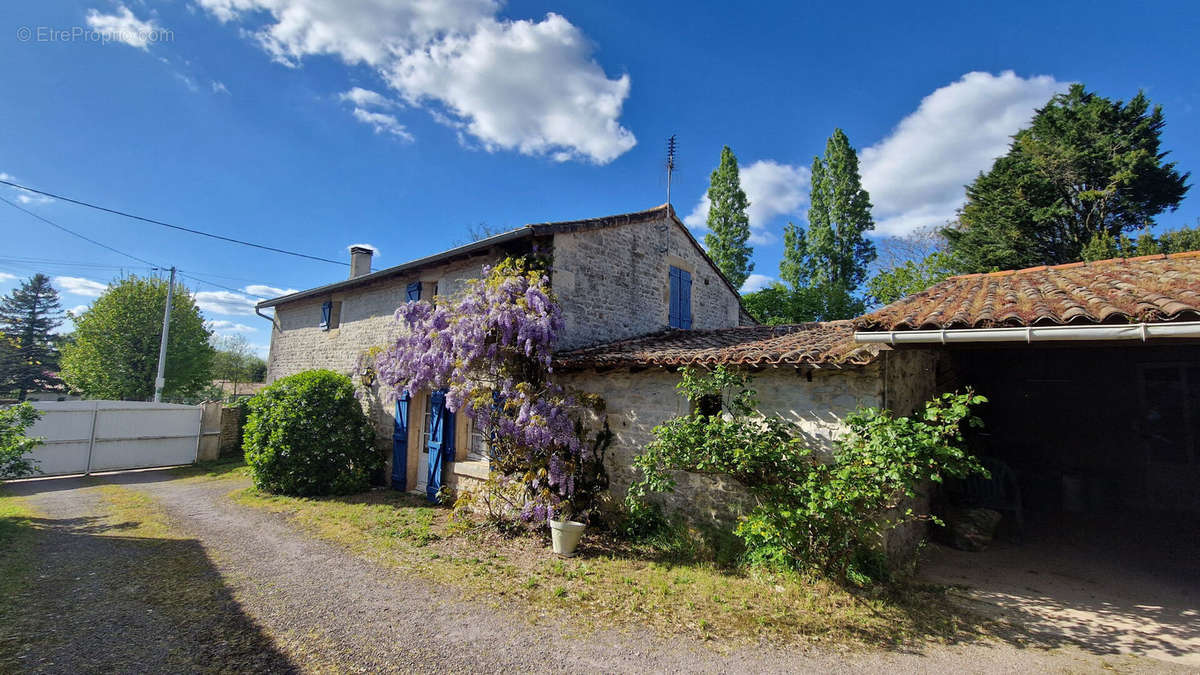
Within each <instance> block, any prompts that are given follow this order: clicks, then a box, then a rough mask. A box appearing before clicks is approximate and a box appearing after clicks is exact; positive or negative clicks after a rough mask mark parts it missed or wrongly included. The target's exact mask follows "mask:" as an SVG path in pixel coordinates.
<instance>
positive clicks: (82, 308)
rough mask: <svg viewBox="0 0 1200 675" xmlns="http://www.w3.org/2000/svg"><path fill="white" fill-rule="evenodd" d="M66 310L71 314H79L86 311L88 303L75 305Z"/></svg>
mask: <svg viewBox="0 0 1200 675" xmlns="http://www.w3.org/2000/svg"><path fill="white" fill-rule="evenodd" d="M67 311H68V312H70V313H71V316H79V315H80V314H83V313H84V312H86V311H88V305H75V306H74V307H72V308H71V309H68V310H67Z"/></svg>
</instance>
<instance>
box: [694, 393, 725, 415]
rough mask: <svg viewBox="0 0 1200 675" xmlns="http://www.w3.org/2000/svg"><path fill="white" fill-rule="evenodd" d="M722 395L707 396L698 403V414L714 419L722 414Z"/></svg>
mask: <svg viewBox="0 0 1200 675" xmlns="http://www.w3.org/2000/svg"><path fill="white" fill-rule="evenodd" d="M721 403H722V400H721V395H720V394H705V395H703V396H701V397H700V398H699V399H698V400H697V401H696V414H698V415H704V416H705V417H714V416H716V415H720V414H721Z"/></svg>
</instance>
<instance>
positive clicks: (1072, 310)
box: [854, 251, 1200, 331]
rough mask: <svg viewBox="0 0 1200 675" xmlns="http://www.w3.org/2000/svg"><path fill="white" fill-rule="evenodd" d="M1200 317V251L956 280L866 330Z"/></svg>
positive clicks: (882, 314) (870, 320) (858, 323)
mask: <svg viewBox="0 0 1200 675" xmlns="http://www.w3.org/2000/svg"><path fill="white" fill-rule="evenodd" d="M1196 320H1200V251H1190V252H1187V253H1176V254H1172V255H1150V256H1140V257H1137V258H1125V259H1121V258H1117V259H1113V260H1100V261H1097V262H1087V263H1069V264H1066V265H1054V266H1050V267H1047V266H1041V267H1031V268H1029V269H1024V270H1008V271H1004V272H990V273H986V274H967V275H963V276H958V277H951V278H949V279H947V280H945V281H943V282H941V283H940V284H936V285H934V286H931V287H930V288H928V289H926V290H924V291H921V292H920V293H916V294H914V295H910V296H908V297H907V298H903V299H901V300H898V301H897V302H894V303H892V304H890V305H888V306H887V307H884V308H883V309H880V310H877V311H875V312H872V313H870V314H867V315H866V316H862V317H859V318H858V319H855V320H854V326H855V328H856V329H858V330H862V331H873V330H875V331H878V330H921V329H940V328H988V327H992V326H1036V325H1056V324H1099V323H1129V322H1147V323H1155V322H1164V321H1196Z"/></svg>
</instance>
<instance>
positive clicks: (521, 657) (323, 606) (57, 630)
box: [0, 472, 1182, 673]
mask: <svg viewBox="0 0 1200 675" xmlns="http://www.w3.org/2000/svg"><path fill="white" fill-rule="evenodd" d="M103 483H107V484H117V485H121V486H123V487H126V488H129V489H133V490H136V491H139V492H142V493H145V494H148V495H150V496H152V497H153V498H154V499H155V500H156V501H157V502H158V503H159V504H160V505H161V506H162V507H163V508H164V509H165V510H166V512H167V513H168V515H169V518H170V525H171V529H172V534H173V536H174V537H177V538H172V539H147V538H141V539H137V540H134V541H129V540H128V539H129V538H125V537H122V536H120V534H121V533H120V532H119V531H112V530H113V528H119V527H120V524H113V523H111V522H109V521H105V520H101V519H99V516H102V515H103V514H102V510H103V504H102V503H101V500H100V499H99V497H98V496H97V493H96V492H95V490H92V489H90V487H91V486H94V485H97V484H103ZM241 484H242V483H239V482H237V481H233V480H211V481H189V480H180V479H178V478H176V477H175V476H173V475H171V474H169V473H166V472H139V473H128V474H123V475H113V476H108V477H103V478H93V479H91V480H90V481H88V482H83V481H80V480H78V479H57V480H47V481H33V482H23V483H16V484H10V485H9V486H8V488H7V489H8V491H9V492H10V493H16V494H21V495H26V496H28V497H29V499H30V502H31V504H32V505H33V506H34V507H35V508H37V509H38V510H40V511H41V512H42V513H43V514H45V516H46V519H45V521H44V522H43V523H42V524H41V527H42V529H41V531H42V533H43V534H42V535H41V536H40V537H39V541H38V544H37V551H36V553H37V561H38V562H37V563H36V565H37V568H36V569H35V571H34V575H33V583H32V585H31V587H30V588H28V589H27V590H26V593H27V595H28V597H29V598H30V599H31V604H32V605H34V606H37V607H38V611H37V612H35V613H32V614H31V615H30V617H29V621H33V622H35V623H36V622H40V626H41V627H42V630H45V631H51V632H53V636H52V637H51V638H48V639H45V640H38V641H37V643H36V645H30V646H28V647H27V648H26V649H25V650H24V652H23V653H22V656H21V658H20V660H19V664H20V665H19V669H23V670H26V671H35V672H81V671H92V672H94V671H123V672H131V671H137V672H179V671H222V670H225V671H235V670H236V671H257V672H287V671H300V672H313V671H330V670H332V671H343V672H361V671H372V672H374V671H392V672H395V671H400V672H414V671H419V672H427V671H443V672H444V671H465V672H481V671H487V672H496V671H505V672H507V671H522V672H527V671H537V672H548V671H558V672H563V671H569V672H648V671H649V672H679V671H688V672H790V673H795V672H822V673H826V672H860V671H871V672H878V671H880V670H885V669H886V670H892V671H895V670H900V671H906V672H940V671H948V670H953V671H955V672H999V671H1005V672H1013V671H1033V670H1037V671H1060V672H1063V671H1070V672H1079V671H1098V670H1103V669H1113V668H1116V669H1118V670H1129V671H1158V672H1161V671H1163V670H1172V669H1174V668H1176V666H1173V665H1171V664H1166V663H1163V662H1160V661H1151V660H1146V659H1136V658H1132V657H1113V656H1097V655H1093V654H1089V653H1085V652H1082V651H1079V650H1077V649H1075V648H1059V649H1054V650H1044V649H1040V648H1022V647H1020V646H1016V645H1012V644H1007V643H999V642H997V643H984V644H980V643H975V644H967V645H956V646H944V645H931V646H929V647H928V648H925V649H921V650H912V651H905V652H895V651H862V650H856V651H850V652H843V651H836V650H830V651H818V650H816V649H804V650H800V649H794V648H793V649H778V648H774V647H772V646H770V645H760V646H757V647H753V648H745V649H742V650H739V651H735V652H732V653H718V652H717V651H715V650H713V649H710V648H707V647H706V646H705V645H704V644H703V643H700V642H694V641H688V640H662V639H659V638H657V637H654V636H652V635H644V634H642V635H639V634H629V633H619V632H616V631H612V632H602V633H598V634H591V635H584V636H578V635H562V634H560V633H559V632H557V631H556V630H555V629H554V627H553V626H551V625H542V624H538V625H534V624H532V623H531V622H529V621H527V620H525V619H524V618H522V616H521V615H520V614H519V613H518V612H517V611H515V610H512V609H508V608H491V607H487V606H484V605H482V604H477V603H470V602H466V601H463V600H461V599H459V598H460V594H459V592H457V591H453V590H448V589H444V588H440V587H438V586H437V585H434V584H431V583H429V582H427V581H424V580H421V579H417V578H405V577H402V576H399V575H397V574H396V573H395V572H389V571H387V570H384V569H382V568H380V567H378V566H376V565H374V564H372V563H370V562H367V561H365V560H363V559H361V558H359V557H356V556H354V555H352V554H350V553H348V552H346V551H345V550H343V549H341V548H339V547H336V546H333V545H331V544H328V543H325V542H322V541H318V540H315V539H312V538H310V537H308V536H306V535H305V534H303V533H302V532H300V531H299V530H298V529H296V528H294V527H293V526H291V525H290V524H289V523H288V522H287V521H286V519H285V518H283V517H281V516H278V515H274V514H270V513H267V512H263V511H259V510H255V509H251V508H247V507H243V506H240V505H237V504H235V503H233V502H232V501H231V500H229V499H228V498H227V497H226V495H227V494H228V493H229V492H230V491H231V490H233V489H236V488H237V487H239V486H240V485H241ZM101 533H103V534H105V535H106V536H103V537H101V536H95V535H97V534H101ZM113 535H116V536H113ZM164 565H166V566H170V565H187V567H185V568H184V569H190V570H193V572H192V574H193V578H194V579H195V583H196V584H200V585H201V587H202V588H207V587H208V586H212V587H213V590H212V592H206V593H204V594H203V595H202V596H201V598H202V599H201V600H200V601H197V602H195V603H194V606H189V607H179V608H175V610H174V611H170V612H163V611H158V612H155V611H153V606H151V605H150V604H148V603H146V602H143V601H142V599H141V594H140V593H139V590H140V589H142V588H143V587H145V588H149V589H151V590H153V589H154V588H155V583H156V581H155V579H154V577H153V575H154V571H155V570H160V569H163V567H164ZM2 572H3V571H2V570H0V573H2ZM159 581H160V582H161V580H159ZM43 607H44V608H45V609H44V610H43V609H42V608H43ZM543 623H548V622H543ZM2 630H4V629H3V628H0V631H2ZM0 669H3V668H0ZM1180 670H1181V671H1182V668H1180Z"/></svg>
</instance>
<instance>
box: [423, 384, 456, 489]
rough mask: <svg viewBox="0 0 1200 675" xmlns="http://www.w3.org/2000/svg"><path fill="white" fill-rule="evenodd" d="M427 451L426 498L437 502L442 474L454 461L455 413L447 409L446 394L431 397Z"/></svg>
mask: <svg viewBox="0 0 1200 675" xmlns="http://www.w3.org/2000/svg"><path fill="white" fill-rule="evenodd" d="M426 438H427V439H428V440H427V441H426V445H425V450H426V451H427V452H428V453H429V477H428V479H427V480H426V481H425V496H426V497H428V498H429V501H431V502H436V501H437V494H438V491H439V490H441V489H442V474H443V473H444V470H445V466H446V463H447V462H452V461H454V413H452V412H450V411H449V410H447V409H446V392H444V391H435V392H433V393H432V394H430V395H429V429H428V430H427V432H426Z"/></svg>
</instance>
